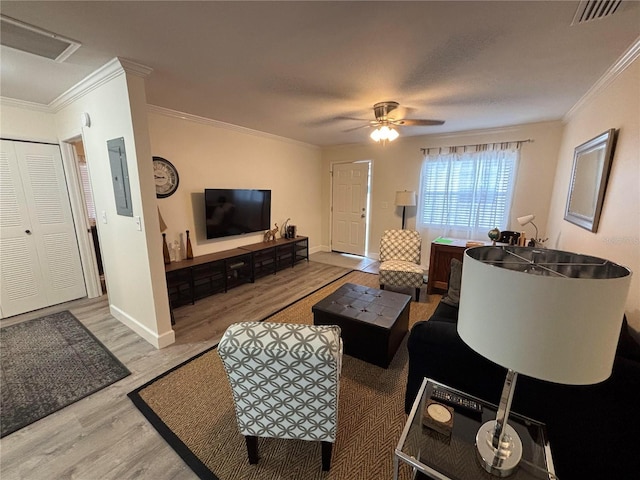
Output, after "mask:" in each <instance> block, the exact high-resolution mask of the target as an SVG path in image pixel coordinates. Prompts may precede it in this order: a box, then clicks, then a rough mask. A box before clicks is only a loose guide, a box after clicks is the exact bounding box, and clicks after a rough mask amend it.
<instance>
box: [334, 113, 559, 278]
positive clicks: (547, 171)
mask: <svg viewBox="0 0 640 480" xmlns="http://www.w3.org/2000/svg"><path fill="white" fill-rule="evenodd" d="M561 136H562V124H561V123H560V122H544V123H535V124H528V125H520V126H514V127H508V128H501V129H492V130H484V131H472V132H460V133H455V134H447V135H438V136H418V137H402V136H401V137H400V138H399V139H398V140H396V141H395V142H393V143H390V144H387V145H385V146H382V145H378V144H376V143H374V142H367V143H364V144H361V145H347V146H341V147H334V148H327V149H324V150H323V152H322V159H323V166H322V233H323V236H322V246H323V249H326V250H328V249H330V211H329V208H330V204H331V200H330V191H331V177H330V175H329V171H330V169H331V165H332V164H334V163H340V162H354V161H358V160H371V161H372V162H373V174H372V175H373V182H372V188H371V212H370V214H371V222H370V234H369V243H370V249H371V251H370V252H369V253H370V254H372V255H374V256H375V255H377V254H378V248H379V239H380V237H381V236H382V233H383V232H384V230H385V229H388V228H400V226H401V224H402V210H401V209H400V208H399V207H398V208H396V207H395V206H394V200H395V192H396V191H397V190H415V191H416V192H417V191H418V190H419V186H420V180H419V175H420V169H421V165H422V161H423V156H422V152H421V151H420V148H422V147H442V146H449V145H466V144H478V143H491V142H504V141H510V140H523V139H532V140H533V142H531V143H525V144H524V145H523V146H522V153H521V161H520V165H519V168H518V177H517V180H516V188H515V198H514V201H513V207H512V210H511V221H510V225H509V228H510V229H513V230H518V231H519V230H522V228H521V227H520V225H518V223H517V221H516V218H517V217H519V216H521V215H525V214H528V213H534V214H535V215H536V219H537V220H536V224H537V225H538V228H539V230H540V232H539V233H540V235H541V236H544V233H545V229H544V226H545V224H546V221H547V215H548V212H549V200H550V198H551V192H552V187H553V177H554V175H555V170H556V159H557V156H558V149H559V146H560V139H561ZM385 203H386V204H387V208H384V207H385ZM407 227H408V228H415V208H407ZM524 230H526V231H527V235H528V236H533V229H532V228H531V227H525V228H524ZM437 235H438V234H437V233H436V234H434V233H433V232H430V235H423V254H422V264H423V265H425V266H426V265H428V262H429V244H430V242H431V240H432V239H433V238H435V237H437ZM482 240H487V239H482Z"/></svg>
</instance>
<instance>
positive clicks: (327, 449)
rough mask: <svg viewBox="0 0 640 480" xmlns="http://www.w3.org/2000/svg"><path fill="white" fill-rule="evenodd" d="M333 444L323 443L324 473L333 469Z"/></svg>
mask: <svg viewBox="0 0 640 480" xmlns="http://www.w3.org/2000/svg"><path fill="white" fill-rule="evenodd" d="M332 449H333V443H331V442H322V471H324V472H328V471H329V469H330V468H331V450H332Z"/></svg>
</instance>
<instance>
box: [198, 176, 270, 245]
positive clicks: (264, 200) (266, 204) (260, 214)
mask: <svg viewBox="0 0 640 480" xmlns="http://www.w3.org/2000/svg"><path fill="white" fill-rule="evenodd" d="M204 202H205V215H206V223H207V238H220V237H229V236H232V235H242V234H243V233H251V232H259V231H262V230H268V229H270V228H271V190H247V189H237V188H207V189H205V191H204Z"/></svg>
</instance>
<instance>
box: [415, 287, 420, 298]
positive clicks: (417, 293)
mask: <svg viewBox="0 0 640 480" xmlns="http://www.w3.org/2000/svg"><path fill="white" fill-rule="evenodd" d="M419 301H420V287H416V302H419Z"/></svg>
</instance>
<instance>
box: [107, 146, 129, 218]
mask: <svg viewBox="0 0 640 480" xmlns="http://www.w3.org/2000/svg"><path fill="white" fill-rule="evenodd" d="M107 149H108V151H109V163H110V164H111V180H112V182H113V195H114V197H115V200H116V211H117V213H118V215H124V216H126V217H133V205H132V204H131V187H130V186H129V170H128V168H127V153H126V151H125V148H124V138H123V137H120V138H113V139H111V140H107Z"/></svg>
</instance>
